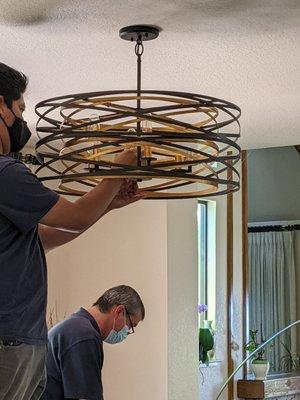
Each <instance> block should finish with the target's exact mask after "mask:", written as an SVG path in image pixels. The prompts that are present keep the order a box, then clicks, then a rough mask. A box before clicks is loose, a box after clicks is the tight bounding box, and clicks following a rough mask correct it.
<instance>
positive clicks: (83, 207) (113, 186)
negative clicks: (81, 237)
mask: <svg viewBox="0 0 300 400" xmlns="http://www.w3.org/2000/svg"><path fill="white" fill-rule="evenodd" d="M122 182H123V180H122V179H114V180H112V179H104V180H103V181H102V183H101V184H100V185H98V186H96V187H95V188H94V189H93V190H91V191H90V192H88V193H87V194H85V195H84V196H83V197H81V198H80V199H78V200H77V201H76V202H75V209H77V210H76V211H77V213H78V215H82V218H83V220H84V222H83V227H84V229H83V231H85V230H86V229H88V228H89V227H90V226H91V225H93V224H94V223H95V222H96V221H98V219H99V218H101V217H102V216H103V215H104V214H106V213H107V212H108V211H110V204H111V202H112V200H113V199H114V198H115V196H116V194H117V193H118V191H119V189H120V187H121V185H122ZM99 199H101V203H100V202H99ZM99 203H100V204H99Z"/></svg>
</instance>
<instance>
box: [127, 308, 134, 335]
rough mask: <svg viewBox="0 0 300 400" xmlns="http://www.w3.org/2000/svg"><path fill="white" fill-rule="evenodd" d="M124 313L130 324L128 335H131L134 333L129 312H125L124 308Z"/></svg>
mask: <svg viewBox="0 0 300 400" xmlns="http://www.w3.org/2000/svg"><path fill="white" fill-rule="evenodd" d="M125 312H126V314H127V317H128V319H129V322H130V328H129V332H128V335H132V334H133V333H134V326H133V323H132V321H131V318H130V314H129V312H128V311H127V309H126V308H125Z"/></svg>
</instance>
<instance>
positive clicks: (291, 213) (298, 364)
mask: <svg viewBox="0 0 300 400" xmlns="http://www.w3.org/2000/svg"><path fill="white" fill-rule="evenodd" d="M297 147H298V146H287V147H279V148H268V149H257V150H250V151H248V152H247V169H248V176H247V179H248V277H249V278H248V285H249V288H248V290H249V303H248V311H249V312H248V321H247V323H248V324H247V325H248V330H252V331H258V333H257V338H258V340H259V341H261V340H266V339H267V338H269V337H270V336H272V335H273V334H274V333H275V332H277V331H279V330H280V329H282V328H283V327H284V326H286V325H288V324H290V323H291V322H294V321H296V320H297V319H299V317H300V290H299V289H300V229H299V228H300V178H299V172H300V154H299V150H298V149H297ZM248 339H249V338H248ZM263 358H266V359H267V360H268V361H269V363H270V373H273V374H274V373H291V372H293V373H300V330H299V328H294V329H293V330H291V331H290V332H287V333H286V334H285V335H283V336H282V337H280V338H279V339H277V340H276V341H274V344H273V345H272V346H269V347H268V348H267V350H266V354H265V355H263Z"/></svg>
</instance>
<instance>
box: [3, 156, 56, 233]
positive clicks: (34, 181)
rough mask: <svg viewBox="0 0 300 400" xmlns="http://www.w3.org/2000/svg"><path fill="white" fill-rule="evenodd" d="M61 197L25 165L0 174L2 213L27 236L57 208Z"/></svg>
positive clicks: (15, 165)
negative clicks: (53, 208) (44, 217)
mask: <svg viewBox="0 0 300 400" xmlns="http://www.w3.org/2000/svg"><path fill="white" fill-rule="evenodd" d="M58 199H59V195H58V194H57V193H55V192H53V191H52V190H50V189H48V188H47V187H45V186H44V185H43V184H42V183H41V182H40V181H39V180H38V178H37V177H36V176H35V175H34V174H32V173H31V171H30V170H29V168H27V167H26V166H25V165H24V164H23V163H21V162H18V161H12V162H11V163H9V164H8V165H7V166H6V167H5V168H4V169H2V170H1V172H0V213H1V214H2V215H4V216H5V217H6V218H8V219H9V220H10V221H11V222H12V223H13V224H14V225H16V227H17V228H18V229H19V230H20V231H22V232H24V233H26V232H28V231H30V230H31V229H33V228H34V227H35V226H36V225H37V224H38V223H39V221H40V220H41V219H42V218H43V216H44V215H46V214H47V212H48V211H49V210H50V209H51V208H52V207H53V206H54V205H55V204H56V202H57V201H58Z"/></svg>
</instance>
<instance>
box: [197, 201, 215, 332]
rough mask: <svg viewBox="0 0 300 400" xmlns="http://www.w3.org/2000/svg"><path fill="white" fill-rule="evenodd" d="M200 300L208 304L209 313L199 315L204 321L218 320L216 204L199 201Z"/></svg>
mask: <svg viewBox="0 0 300 400" xmlns="http://www.w3.org/2000/svg"><path fill="white" fill-rule="evenodd" d="M197 219H198V268H199V273H198V276H199V284H198V300H199V304H206V305H207V307H208V310H207V312H205V313H201V314H199V326H201V325H203V320H209V321H213V324H215V320H216V202H214V201H200V200H199V201H198V210H197Z"/></svg>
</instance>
